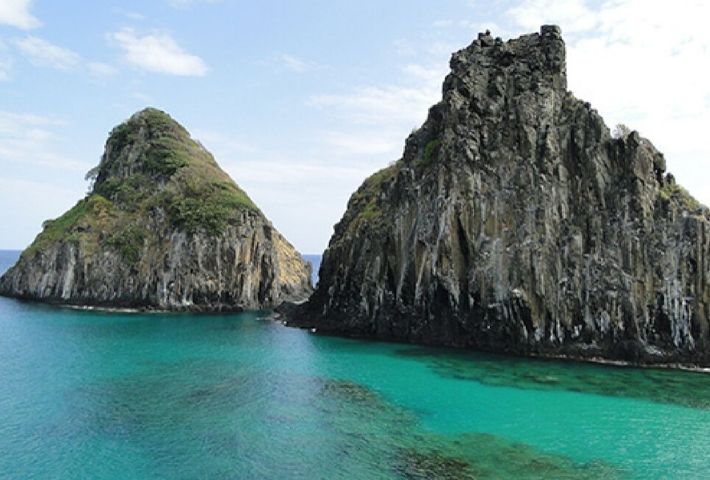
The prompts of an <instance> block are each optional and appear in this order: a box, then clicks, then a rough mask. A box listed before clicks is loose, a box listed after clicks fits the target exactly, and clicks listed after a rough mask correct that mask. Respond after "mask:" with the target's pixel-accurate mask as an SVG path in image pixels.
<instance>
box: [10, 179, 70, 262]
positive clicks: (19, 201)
mask: <svg viewBox="0 0 710 480" xmlns="http://www.w3.org/2000/svg"><path fill="white" fill-rule="evenodd" d="M27 192H32V194H31V195H28V194H27ZM82 194H83V191H82V190H81V187H80V186H79V188H78V189H77V188H67V187H60V186H58V185H57V184H56V182H51V183H44V182H38V181H32V180H26V179H22V178H17V177H13V176H6V175H4V174H3V175H2V176H0V204H2V206H3V208H1V209H0V223H2V224H3V225H12V228H3V229H1V230H0V248H16V249H20V248H25V247H26V246H27V245H29V244H30V242H31V241H32V239H33V238H34V237H35V236H36V235H37V234H38V233H39V232H40V231H41V230H42V227H41V225H42V222H43V221H44V220H47V219H48V218H56V217H58V216H59V215H61V214H62V213H63V212H65V211H66V210H68V209H69V208H70V207H71V206H73V205H74V204H75V203H76V202H77V200H78V199H79V198H81V195H82Z"/></svg>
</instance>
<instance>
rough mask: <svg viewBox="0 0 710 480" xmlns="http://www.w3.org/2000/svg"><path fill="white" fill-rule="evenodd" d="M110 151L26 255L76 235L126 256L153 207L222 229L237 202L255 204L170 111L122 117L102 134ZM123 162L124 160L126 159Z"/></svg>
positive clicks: (140, 238)
mask: <svg viewBox="0 0 710 480" xmlns="http://www.w3.org/2000/svg"><path fill="white" fill-rule="evenodd" d="M106 146H107V151H110V152H111V154H110V155H109V157H110V158H104V159H103V160H102V163H101V164H100V165H99V166H98V168H97V169H94V171H93V173H94V174H95V175H97V176H98V181H97V183H96V185H95V187H94V189H93V191H92V192H91V193H90V194H89V195H87V197H86V198H84V199H82V200H80V201H79V202H78V203H77V204H76V205H75V206H74V207H73V208H72V209H70V210H69V211H67V212H66V213H65V214H63V215H62V216H61V217H59V218H57V219H55V220H49V221H47V222H45V224H44V229H43V231H42V233H40V234H39V235H38V236H37V238H36V239H35V241H34V242H33V243H32V245H31V246H30V247H29V248H28V249H27V250H26V251H25V253H24V254H23V255H25V256H27V255H29V256H34V255H35V254H37V253H38V252H41V251H42V250H43V248H45V247H47V246H48V245H50V244H52V243H54V242H57V241H65V242H66V241H68V242H81V244H82V247H83V248H84V249H85V250H88V251H92V250H93V249H96V248H99V247H110V248H113V249H115V250H117V251H118V252H120V253H121V255H122V256H123V257H124V259H125V260H126V261H128V262H131V263H133V262H136V261H137V260H138V259H139V255H140V248H141V246H142V245H143V242H144V240H145V239H146V238H147V237H148V236H149V232H148V231H147V230H146V228H145V226H146V224H147V219H148V218H149V217H150V214H151V213H154V212H155V211H162V212H164V213H165V214H166V215H167V219H168V220H169V222H171V224H172V225H173V226H174V227H175V228H178V229H181V230H183V231H186V232H188V233H194V232H198V231H204V232H207V233H209V234H212V235H218V234H220V233H222V232H223V231H224V230H225V228H226V227H227V226H228V224H229V222H230V221H231V220H232V219H234V217H235V213H236V212H238V211H239V210H249V211H254V212H258V211H259V210H258V208H257V207H256V205H254V203H253V202H252V201H251V199H250V198H249V197H248V195H247V194H246V193H245V192H244V191H243V190H242V189H240V188H239V187H238V186H237V185H236V184H235V183H234V181H232V179H231V178H230V177H229V175H227V174H226V173H225V172H224V171H223V170H222V169H221V168H220V167H219V166H218V165H217V162H216V161H215V160H214V158H213V157H212V155H211V154H210V153H209V152H207V151H206V150H205V149H204V148H203V147H202V146H201V145H199V144H198V143H197V142H195V141H194V140H192V139H191V138H190V136H189V133H188V132H187V131H186V130H185V129H184V128H183V127H182V126H180V125H179V124H177V123H176V122H175V121H174V120H172V119H171V118H170V117H169V116H168V115H167V114H165V113H163V112H161V111H159V110H155V109H147V110H144V111H143V112H141V113H140V114H139V115H137V116H134V117H132V118H131V119H130V120H129V121H127V122H125V123H123V124H121V125H119V126H118V127H116V128H115V129H114V130H113V131H112V132H111V135H110V137H109V139H108V141H107V144H106ZM134 148H135V149H138V155H134V156H135V157H136V158H135V160H134V163H133V167H134V168H133V173H132V174H130V175H123V176H121V175H117V174H116V171H117V170H116V169H117V168H118V166H121V162H129V163H130V160H126V158H128V156H127V154H126V152H128V151H130V150H131V149H134ZM123 166H125V163H124V164H123Z"/></svg>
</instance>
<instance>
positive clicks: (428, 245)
mask: <svg viewBox="0 0 710 480" xmlns="http://www.w3.org/2000/svg"><path fill="white" fill-rule="evenodd" d="M602 74H604V72H600V75H602ZM649 100H652V99H649ZM665 169H666V164H665V159H664V157H663V155H662V154H661V153H660V152H658V151H657V150H656V149H655V148H654V146H653V145H652V144H651V142H650V141H648V140H647V139H644V138H642V137H641V136H640V135H639V134H638V133H636V132H632V133H630V134H628V135H622V136H621V137H620V138H614V137H613V136H612V135H611V133H610V131H609V128H608V127H607V126H606V125H605V123H604V121H603V119H602V118H601V117H600V116H599V114H598V113H597V112H596V111H595V110H594V109H593V108H592V107H591V106H590V105H589V103H586V102H583V101H581V100H578V99H576V98H575V97H574V96H573V95H572V93H571V92H569V91H568V90H567V80H566V66H565V46H564V42H563V40H562V37H561V34H560V29H559V28H558V27H555V26H543V27H542V29H541V31H540V33H539V34H538V33H535V34H530V35H524V36H522V37H520V38H517V39H513V40H510V41H508V42H503V41H501V40H500V39H494V38H493V37H492V36H491V35H490V34H489V33H484V34H480V35H479V37H478V39H476V40H475V41H474V42H473V43H472V44H471V45H470V46H469V47H467V48H465V49H463V50H461V51H459V52H457V53H455V54H454V55H453V57H452V59H451V73H450V74H449V75H448V76H447V77H446V80H445V81H444V88H443V98H442V101H441V102H439V103H437V104H436V105H434V106H433V107H432V108H431V109H430V111H429V116H428V118H427V120H426V121H425V123H424V124H423V125H422V127H421V128H420V129H418V130H416V131H415V132H413V133H412V134H411V135H410V136H409V138H408V139H407V142H406V145H405V150H404V154H403V157H402V158H401V159H400V160H398V161H397V162H395V163H393V164H392V165H390V166H389V167H387V168H386V169H384V170H381V171H379V172H377V173H375V174H374V175H372V176H371V177H370V178H368V179H367V180H366V181H365V182H364V183H363V185H362V186H361V187H360V188H359V189H358V190H357V191H356V192H355V193H354V194H353V196H352V197H351V199H350V201H349V203H348V208H347V210H346V213H345V214H344V216H343V218H342V220H341V221H340V222H339V223H338V224H337V225H336V227H335V232H334V234H333V237H332V238H331V241H330V244H329V246H328V249H327V251H326V252H325V255H324V258H323V263H322V265H321V270H320V280H319V284H318V287H317V289H316V292H315V293H314V295H313V296H312V297H311V299H310V300H309V302H308V303H307V304H306V305H305V306H303V307H301V308H300V309H295V310H294V312H292V316H293V321H295V322H297V323H299V324H301V325H303V326H309V327H316V328H318V329H320V330H321V331H329V332H333V333H340V334H345V335H356V336H368V337H376V338H383V339H395V340H401V341H411V342H420V343H428V344H437V345H450V346H459V347H470V348H477V349H484V350H491V351H504V352H514V353H519V354H536V355H552V356H572V357H583V358H590V357H600V358H607V359H623V360H629V361H635V362H648V363H670V362H683V363H690V364H703V365H708V364H710V318H709V317H710V282H709V281H708V278H709V275H710V214H708V210H707V208H705V207H703V206H701V205H700V204H698V202H697V201H695V200H694V199H693V197H691V196H690V195H689V194H688V193H687V192H686V191H685V190H684V189H683V188H682V187H680V186H679V185H677V184H676V183H675V181H674V180H673V177H672V175H670V174H666V172H665Z"/></svg>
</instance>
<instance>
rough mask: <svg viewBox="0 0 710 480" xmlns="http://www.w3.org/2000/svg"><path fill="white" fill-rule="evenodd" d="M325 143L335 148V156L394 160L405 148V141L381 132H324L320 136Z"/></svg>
mask: <svg viewBox="0 0 710 480" xmlns="http://www.w3.org/2000/svg"><path fill="white" fill-rule="evenodd" d="M320 138H322V139H323V140H324V141H325V143H327V144H328V145H330V146H332V147H334V148H333V155H334V156H342V155H357V156H368V155H384V154H388V155H390V158H394V156H395V155H396V154H397V151H401V150H402V147H403V139H402V138H395V135H393V134H392V133H389V134H388V133H387V132H382V131H379V130H365V131H348V132H347V133H344V132H323V133H322V134H321V135H320Z"/></svg>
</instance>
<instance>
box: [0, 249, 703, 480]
mask: <svg viewBox="0 0 710 480" xmlns="http://www.w3.org/2000/svg"><path fill="white" fill-rule="evenodd" d="M18 254H19V253H18V252H7V251H4V252H0V271H4V270H5V269H6V268H8V267H9V266H10V265H11V264H12V263H13V262H14V261H15V259H16V258H17V256H18ZM310 260H311V261H314V260H315V261H318V258H315V259H310ZM316 271H317V269H316ZM708 472H710V375H707V374H701V373H691V372H681V371H670V370H651V369H634V368H621V367H614V366H601V365H592V364H584V363H574V362H558V361H544V360H532V359H522V358H514V357H506V356H496V355H486V354H480V353H474V352H462V351H456V350H449V349H436V348H425V347H418V346H412V345H402V344H391V343H382V342H369V341H357V340H349V339H342V338H335V337H325V336H319V335H314V334H311V333H310V332H307V331H303V330H298V329H293V328H288V327H284V326H283V325H281V324H279V323H276V322H274V321H272V320H270V319H269V312H252V313H244V314H230V315H192V314H162V313H150V314H125V313H103V312H97V311H79V310H73V309H68V308H58V307H51V306H45V305H38V304H32V303H25V302H19V301H16V300H12V299H6V298H0V478H2V479H26V478H33V479H35V478H36V479H45V478H48V479H49V478H51V479H78V478H81V479H83V478H87V479H95V480H99V479H127V478H130V479H144V478H145V479H194V478H209V479H213V478H218V479H228V478H233V479H286V478H295V479H429V478H431V479H458V478H462V479H466V478H496V479H498V478H584V479H586V478H604V479H613V478H637V479H656V478H674V479H677V478H707V475H708Z"/></svg>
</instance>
